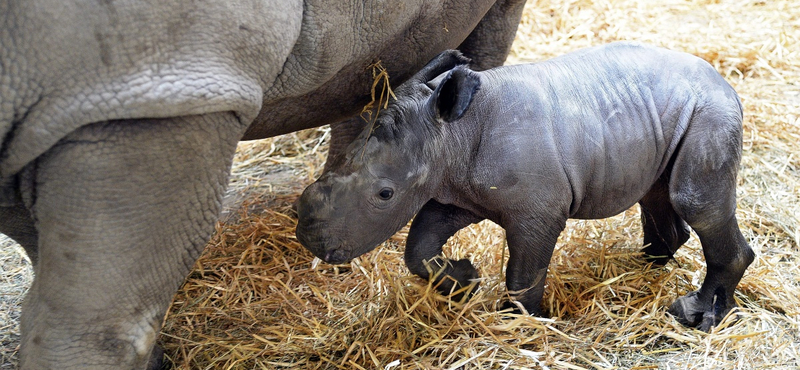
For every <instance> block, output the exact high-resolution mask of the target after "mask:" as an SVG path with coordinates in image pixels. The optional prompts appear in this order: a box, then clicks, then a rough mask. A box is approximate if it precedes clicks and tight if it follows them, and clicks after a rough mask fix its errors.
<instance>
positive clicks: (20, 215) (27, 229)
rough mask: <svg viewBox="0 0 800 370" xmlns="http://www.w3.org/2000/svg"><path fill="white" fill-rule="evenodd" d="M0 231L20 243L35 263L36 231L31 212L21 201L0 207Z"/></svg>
mask: <svg viewBox="0 0 800 370" xmlns="http://www.w3.org/2000/svg"><path fill="white" fill-rule="evenodd" d="M0 233H3V234H5V235H6V236H8V237H9V238H11V239H14V241H15V242H17V243H18V244H19V245H21V246H22V248H23V249H25V253H26V254H27V255H28V258H30V259H31V262H32V263H33V264H34V265H36V260H37V259H38V258H37V249H38V247H37V244H38V241H37V240H38V233H37V232H36V226H35V225H34V222H33V218H31V213H30V212H29V211H28V209H27V208H26V207H25V206H24V204H23V203H22V202H21V201H20V202H18V203H17V204H14V205H9V206H3V207H0Z"/></svg>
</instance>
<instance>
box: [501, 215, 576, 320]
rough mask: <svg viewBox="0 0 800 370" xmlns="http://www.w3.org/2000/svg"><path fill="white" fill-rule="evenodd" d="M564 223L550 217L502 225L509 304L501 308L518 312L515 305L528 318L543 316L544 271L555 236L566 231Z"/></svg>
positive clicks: (545, 270)
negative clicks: (504, 240) (506, 258)
mask: <svg viewBox="0 0 800 370" xmlns="http://www.w3.org/2000/svg"><path fill="white" fill-rule="evenodd" d="M566 223H567V220H566V219H565V218H564V219H560V218H556V219H553V218H552V216H549V218H548V216H546V215H545V216H542V217H533V218H527V219H513V221H511V223H510V224H508V225H503V226H504V227H505V229H506V239H507V241H508V252H509V253H508V254H509V256H508V268H506V288H507V289H508V294H509V296H510V298H511V300H512V302H507V303H506V304H504V305H503V308H514V311H520V310H519V309H518V306H517V305H516V303H515V302H513V301H516V302H518V303H520V304H521V305H522V306H523V307H524V308H525V311H527V312H528V313H529V314H531V315H535V316H542V309H541V304H542V297H543V295H544V283H545V278H546V277H547V267H548V266H549V265H550V258H551V257H552V256H553V249H554V248H555V245H556V241H557V240H558V235H559V234H561V231H563V230H564V227H566Z"/></svg>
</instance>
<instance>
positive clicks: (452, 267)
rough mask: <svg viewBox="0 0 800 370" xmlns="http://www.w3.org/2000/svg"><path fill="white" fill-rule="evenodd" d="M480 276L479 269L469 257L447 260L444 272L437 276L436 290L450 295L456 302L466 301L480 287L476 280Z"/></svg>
mask: <svg viewBox="0 0 800 370" xmlns="http://www.w3.org/2000/svg"><path fill="white" fill-rule="evenodd" d="M478 276H479V275H478V270H477V269H475V267H474V266H472V263H471V262H469V260H468V259H466V258H465V259H460V260H458V261H452V260H446V261H445V263H444V267H443V270H442V272H441V273H440V274H439V275H438V277H437V278H436V282H435V286H436V290H438V291H439V293H441V294H442V295H445V296H450V299H451V300H453V301H455V302H466V301H467V300H469V299H470V297H472V294H473V293H474V292H475V290H476V289H478V282H477V281H475V279H477V278H478ZM464 288H467V289H464ZM465 295H466V299H464V297H465Z"/></svg>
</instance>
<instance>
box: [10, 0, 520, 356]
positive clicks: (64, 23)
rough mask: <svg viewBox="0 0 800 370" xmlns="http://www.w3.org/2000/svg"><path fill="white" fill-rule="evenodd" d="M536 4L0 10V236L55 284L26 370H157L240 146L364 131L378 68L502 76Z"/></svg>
mask: <svg viewBox="0 0 800 370" xmlns="http://www.w3.org/2000/svg"><path fill="white" fill-rule="evenodd" d="M523 5H524V1H523V0H497V1H489V0H427V1H423V0H412V1H402V2H400V1H388V0H367V1H349V0H327V1H321V0H305V1H300V0H207V1H188V0H183V1H171V2H164V1H156V0H148V1H128V0H99V1H85V0H69V1H54V0H13V1H0V135H2V146H1V147H0V231H2V232H3V233H5V234H6V235H8V236H10V237H12V238H13V239H15V240H16V241H17V242H19V243H20V244H21V245H22V246H23V247H24V248H25V250H26V252H27V253H28V255H29V256H30V257H31V259H32V260H33V261H34V270H35V274H36V277H35V280H34V283H33V286H32V287H31V289H30V292H29V293H28V296H27V297H26V299H25V302H24V304H23V314H22V320H21V321H22V322H21V330H22V344H21V348H20V362H21V367H22V368H23V369H52V368H58V369H100V368H104V369H105V368H120V369H142V368H145V367H146V366H148V365H147V364H148V361H149V359H150V356H151V353H152V352H153V350H152V349H153V347H154V342H155V339H156V334H157V333H158V330H159V326H160V323H161V320H162V317H163V315H164V312H165V310H166V309H167V306H168V305H169V302H170V299H171V298H172V295H173V294H174V292H175V290H176V289H177V287H178V285H179V284H180V283H181V281H182V279H183V278H184V276H185V275H186V274H187V273H188V271H189V269H190V267H191V266H192V264H193V263H194V261H195V259H196V258H197V257H198V255H199V254H200V251H201V250H202V248H203V246H204V245H205V243H206V241H207V240H208V238H209V235H210V233H211V232H212V230H213V225H214V222H215V221H216V220H217V217H218V213H219V212H220V199H221V197H222V194H223V192H224V190H225V186H226V180H227V176H228V173H229V168H230V165H231V159H232V157H233V153H234V150H235V148H236V143H237V142H238V141H239V140H240V139H258V138H265V137H269V136H274V135H278V134H283V133H287V132H291V131H295V130H300V129H304V128H309V127H314V126H319V125H323V124H326V123H333V122H336V121H341V120H344V119H346V118H347V117H349V116H352V115H353V114H354V113H356V112H357V111H358V109H360V107H361V106H362V105H363V104H364V103H366V101H367V98H368V92H369V87H370V84H371V83H372V81H371V78H370V77H369V72H367V71H366V70H365V68H366V67H367V66H368V65H370V64H371V63H374V62H376V61H378V60H380V61H382V63H383V65H384V66H385V67H386V68H387V70H388V71H389V73H390V75H391V76H392V77H393V79H392V83H394V84H399V83H400V82H402V81H403V80H405V79H407V78H408V77H410V76H411V75H413V74H414V72H415V71H416V70H418V69H419V68H421V67H422V66H423V65H424V64H425V63H426V62H427V61H428V60H430V59H431V58H432V57H433V56H435V55H436V54H437V53H439V52H440V51H442V50H444V49H447V48H460V49H461V50H462V51H463V52H464V53H465V54H466V55H467V56H469V57H471V58H473V59H474V60H475V61H476V63H477V64H478V67H479V68H488V67H491V66H494V65H498V64H501V63H502V61H503V60H504V59H505V56H506V54H507V53H508V49H509V47H510V44H511V40H512V39H513V35H514V32H515V31H516V28H517V24H518V23H519V18H520V15H521V12H522V7H523ZM354 122H355V121H351V122H350V123H343V124H341V126H338V127H336V128H335V129H334V133H335V136H336V139H335V140H334V142H335V143H337V147H338V146H340V145H343V144H342V143H346V142H347V141H348V140H347V139H348V136H349V135H346V133H347V132H354V133H357V132H358V131H360V130H358V129H355V130H347V129H346V128H347V127H348V125H357V124H356V123H354ZM343 132H344V133H345V135H342V133H343Z"/></svg>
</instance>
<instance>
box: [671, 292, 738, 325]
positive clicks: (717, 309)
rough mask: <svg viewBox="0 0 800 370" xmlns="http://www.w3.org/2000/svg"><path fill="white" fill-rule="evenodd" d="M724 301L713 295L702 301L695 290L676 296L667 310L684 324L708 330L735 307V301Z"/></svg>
mask: <svg viewBox="0 0 800 370" xmlns="http://www.w3.org/2000/svg"><path fill="white" fill-rule="evenodd" d="M725 301H726V299H725V298H723V297H720V296H719V295H715V296H712V297H711V299H709V302H703V301H702V300H701V299H700V295H699V294H698V293H697V292H696V291H695V292H691V293H689V294H687V295H685V296H683V297H680V298H678V299H677V300H676V301H675V303H673V304H672V305H671V306H670V308H669V311H668V312H669V313H670V314H671V315H672V316H675V318H676V319H677V320H678V322H679V323H681V324H683V325H685V326H688V327H693V328H697V329H699V330H702V331H704V332H709V331H711V328H712V327H714V326H716V325H717V324H719V323H720V322H721V321H722V319H724V318H725V315H727V314H728V312H730V310H732V309H733V308H735V307H736V304H735V303H733V302H731V303H727V302H725Z"/></svg>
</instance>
